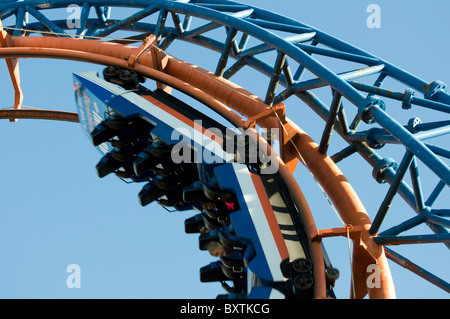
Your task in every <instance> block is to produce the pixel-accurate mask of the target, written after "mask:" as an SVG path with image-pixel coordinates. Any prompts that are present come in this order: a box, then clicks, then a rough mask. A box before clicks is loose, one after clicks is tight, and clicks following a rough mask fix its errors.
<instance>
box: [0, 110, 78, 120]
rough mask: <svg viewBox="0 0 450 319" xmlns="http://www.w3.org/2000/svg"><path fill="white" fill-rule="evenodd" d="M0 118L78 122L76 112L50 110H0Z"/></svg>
mask: <svg viewBox="0 0 450 319" xmlns="http://www.w3.org/2000/svg"><path fill="white" fill-rule="evenodd" d="M0 118H3V119H40V120H55V121H65V122H74V123H76V122H79V119H78V114H77V113H72V112H64V111H50V110H27V109H20V110H0Z"/></svg>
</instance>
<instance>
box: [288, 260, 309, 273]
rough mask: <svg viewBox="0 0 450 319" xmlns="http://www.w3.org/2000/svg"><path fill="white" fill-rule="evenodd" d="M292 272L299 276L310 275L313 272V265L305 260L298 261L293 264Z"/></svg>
mask: <svg viewBox="0 0 450 319" xmlns="http://www.w3.org/2000/svg"><path fill="white" fill-rule="evenodd" d="M292 270H293V271H295V272H296V273H299V274H305V273H309V272H310V271H311V270H312V263H311V261H310V260H308V259H305V258H300V259H296V260H294V261H293V262H292Z"/></svg>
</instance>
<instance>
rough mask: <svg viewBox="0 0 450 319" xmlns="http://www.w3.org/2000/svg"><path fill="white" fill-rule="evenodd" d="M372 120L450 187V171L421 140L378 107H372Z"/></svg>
mask: <svg viewBox="0 0 450 319" xmlns="http://www.w3.org/2000/svg"><path fill="white" fill-rule="evenodd" d="M370 112H371V115H372V118H373V119H374V120H375V121H376V122H377V123H378V124H379V125H381V127H383V128H384V129H386V130H387V131H388V132H389V133H391V134H392V136H394V137H395V138H397V139H398V140H399V141H400V142H401V143H402V144H403V145H405V147H406V148H407V149H408V150H409V151H410V152H412V153H413V154H414V155H415V156H417V158H419V159H420V160H421V161H422V162H423V163H425V164H426V165H427V166H428V167H429V168H430V169H431V170H432V171H433V172H434V173H435V174H436V175H437V176H439V177H440V178H441V179H442V180H443V181H444V182H445V183H446V184H447V185H449V186H450V169H449V167H448V165H447V164H445V163H444V162H443V161H442V160H441V159H440V158H438V157H437V156H436V155H435V154H433V152H431V151H430V150H429V149H428V148H427V147H426V146H425V145H424V144H423V142H421V141H420V140H418V139H417V138H415V137H414V136H413V135H412V134H411V133H410V132H408V131H407V130H406V129H405V128H404V127H403V126H402V125H400V124H399V123H398V122H397V121H396V120H395V119H393V118H392V117H391V116H389V115H388V114H387V113H386V112H385V111H383V110H382V109H381V108H380V107H378V106H372V107H370Z"/></svg>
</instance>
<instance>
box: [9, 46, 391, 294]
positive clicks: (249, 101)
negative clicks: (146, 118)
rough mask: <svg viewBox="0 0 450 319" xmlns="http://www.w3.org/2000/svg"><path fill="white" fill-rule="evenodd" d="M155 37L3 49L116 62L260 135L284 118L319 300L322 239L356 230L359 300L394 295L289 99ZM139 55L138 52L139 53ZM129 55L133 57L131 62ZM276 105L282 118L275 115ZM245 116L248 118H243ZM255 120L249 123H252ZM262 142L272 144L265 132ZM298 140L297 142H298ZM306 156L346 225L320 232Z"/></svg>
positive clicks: (357, 208)
mask: <svg viewBox="0 0 450 319" xmlns="http://www.w3.org/2000/svg"><path fill="white" fill-rule="evenodd" d="M152 40H153V39H152V38H149V39H147V40H146V41H145V42H144V43H143V44H142V45H141V47H139V48H136V47H131V46H126V45H123V44H117V43H107V42H101V41H96V40H84V39H72V38H55V37H9V39H8V41H9V46H8V47H1V48H0V58H24V57H33V58H55V59H67V60H77V61H84V62H89V63H96V64H101V65H117V66H120V67H123V68H132V69H134V70H135V71H136V72H138V73H141V74H142V75H144V76H146V77H148V78H151V79H153V80H155V81H157V82H158V83H159V84H163V85H167V86H169V87H171V88H175V89H177V90H179V91H181V92H183V93H185V94H187V95H189V96H191V97H193V98H195V99H196V100H198V101H200V102H202V103H203V104H205V105H207V106H208V107H210V108H211V109H213V110H215V111H216V112H217V113H218V114H220V115H221V116H223V117H224V118H226V119H227V120H228V121H229V122H230V123H232V124H233V125H235V126H236V127H242V128H248V127H249V126H250V128H249V130H250V131H251V132H253V133H254V134H253V137H254V138H258V135H257V133H256V131H255V130H254V129H253V128H252V124H258V125H259V126H261V127H263V128H268V129H270V128H278V127H280V120H281V122H282V123H283V128H282V132H283V134H282V135H283V136H281V138H280V139H281V142H282V143H281V145H282V147H281V152H280V153H281V154H280V156H278V155H276V154H275V152H271V154H272V156H273V160H276V161H278V162H279V164H280V165H279V172H280V174H281V175H282V177H283V178H284V180H285V182H286V184H287V186H288V188H289V190H290V192H291V194H292V195H293V199H294V200H295V203H296V204H297V206H298V207H299V208H300V211H301V214H302V216H301V217H302V219H303V221H304V222H305V228H306V231H307V232H309V234H310V236H311V243H310V245H311V254H312V260H313V265H314V268H313V271H314V278H315V287H314V290H315V292H314V294H315V298H325V297H326V286H325V282H326V278H325V268H324V263H323V254H322V248H321V240H322V238H323V237H330V236H345V235H347V236H349V237H350V238H351V239H352V240H353V247H354V248H353V258H352V260H353V265H352V268H353V277H354V278H353V281H354V293H353V291H352V292H351V297H352V298H363V297H364V296H365V295H367V294H369V297H370V298H373V299H375V298H395V291H394V286H393V281H392V278H391V274H390V270H389V266H388V264H387V259H386V256H385V254H384V249H383V247H382V246H379V245H377V244H375V242H374V241H373V239H372V236H371V235H370V234H369V232H368V230H369V228H370V226H371V221H370V219H369V217H368V215H367V212H366V210H365V208H364V206H363V204H362V203H361V201H360V200H359V198H358V196H357V195H356V193H355V191H354V190H353V188H352V187H351V185H350V183H349V182H348V181H347V180H346V178H345V177H344V175H343V174H342V172H341V171H340V170H339V168H338V167H337V166H336V165H335V163H334V162H333V161H332V160H331V158H330V157H328V156H327V155H322V154H320V153H319V152H318V145H317V144H316V143H315V142H314V141H313V140H312V139H311V138H310V137H309V136H308V135H307V134H306V133H305V132H304V131H302V130H301V129H300V128H299V127H298V126H297V125H296V124H295V123H293V122H292V121H290V120H289V119H288V118H286V117H285V116H284V106H283V105H282V104H280V105H277V106H275V107H274V108H270V107H268V106H267V105H266V104H264V102H263V101H262V100H261V99H259V98H258V97H256V96H255V95H252V94H251V93H249V92H248V91H246V90H245V89H243V88H241V87H238V86H237V85H236V84H234V83H232V82H230V81H228V80H226V79H224V78H222V77H216V76H215V75H214V74H213V73H211V72H209V71H206V70H204V69H201V68H199V67H197V66H194V65H191V64H188V63H186V62H184V61H179V60H177V59H175V58H173V57H170V56H168V55H166V54H165V53H164V52H163V51H162V50H159V49H158V48H156V47H154V46H151V49H149V50H147V48H149V45H148V42H149V41H150V42H153V41H152ZM136 57H137V58H136ZM130 59H131V60H132V61H130ZM274 110H277V114H279V113H280V112H279V111H280V110H281V111H282V112H281V113H282V114H281V116H278V118H277V117H276V116H271V115H270V112H272V113H273V111H274ZM241 115H242V116H243V117H245V118H247V120H245V119H244V118H242V117H241ZM249 123H250V125H249ZM260 141H261V142H262V143H265V142H264V140H263V139H262V138H260ZM293 144H295V147H294V146H293ZM299 160H301V161H304V164H305V165H307V167H308V168H309V170H310V171H311V172H312V174H313V175H314V176H315V178H316V179H317V181H318V182H319V184H320V185H321V186H322V187H323V189H324V191H325V192H326V193H327V195H328V196H329V198H330V200H331V201H332V203H333V204H334V206H335V207H336V209H337V211H338V213H339V214H340V216H341V218H342V220H343V222H344V223H345V224H346V227H345V228H337V229H331V230H318V229H317V228H316V225H315V222H314V218H313V216H312V214H311V211H310V209H309V206H308V204H307V201H306V199H305V197H304V195H303V193H302V191H301V190H300V188H299V186H298V184H297V182H296V181H295V179H294V177H293V175H292V173H293V172H294V170H295V167H296V165H297V163H298V161H299ZM370 264H377V265H378V267H379V269H380V276H381V284H380V285H379V287H373V288H368V287H367V284H366V281H367V278H368V274H367V267H368V265H370Z"/></svg>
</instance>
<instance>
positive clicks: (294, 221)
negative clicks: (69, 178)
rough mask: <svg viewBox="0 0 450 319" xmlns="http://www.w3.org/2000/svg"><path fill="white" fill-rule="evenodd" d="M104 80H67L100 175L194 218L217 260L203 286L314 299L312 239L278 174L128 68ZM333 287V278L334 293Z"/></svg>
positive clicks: (112, 70) (144, 200)
mask: <svg viewBox="0 0 450 319" xmlns="http://www.w3.org/2000/svg"><path fill="white" fill-rule="evenodd" d="M103 76H104V79H102V78H100V77H99V76H98V74H97V72H84V73H75V74H74V76H73V79H74V90H75V100H76V104H77V107H78V114H79V119H80V123H81V126H82V128H83V130H84V131H85V132H86V133H87V135H88V136H89V138H90V139H91V141H92V143H93V145H94V146H95V147H97V148H98V150H99V151H100V152H101V153H102V155H103V157H102V158H101V159H100V161H99V163H98V164H97V166H96V169H97V172H98V175H99V177H104V176H106V175H108V174H111V173H113V174H115V175H116V176H117V177H119V178H121V179H124V180H126V179H129V180H131V181H133V182H139V183H143V184H144V185H143V187H142V190H141V192H140V193H139V195H138V197H139V201H140V203H141V205H143V206H146V205H148V204H150V203H158V204H159V205H162V206H166V207H171V208H172V209H175V210H178V211H180V212H184V211H187V212H194V214H193V215H192V216H190V217H188V218H187V219H186V220H185V231H186V233H188V234H198V237H199V247H198V248H199V249H201V250H205V251H206V250H207V251H209V253H210V254H211V255H212V256H213V257H215V259H214V258H213V261H212V262H211V263H210V264H209V265H205V266H204V267H202V268H201V269H200V281H202V282H218V283H220V284H221V285H222V286H223V287H224V289H225V292H226V293H224V294H223V295H220V296H217V297H219V298H230V299H231V298H257V299H268V298H312V297H313V288H314V276H313V272H312V267H313V265H312V263H311V259H310V253H309V244H308V236H307V235H306V233H305V231H304V229H303V224H302V220H301V217H300V214H299V212H298V209H297V207H296V206H295V205H294V202H293V201H292V199H291V196H290V194H289V192H288V190H287V188H286V186H285V184H284V182H283V180H282V179H281V177H280V176H279V174H278V173H277V172H276V170H275V171H273V172H271V173H270V174H268V173H264V174H262V173H261V167H263V166H264V165H265V166H266V167H267V165H268V163H267V162H264V161H263V160H261V157H259V156H256V157H253V158H252V155H254V154H257V153H258V151H259V150H258V145H253V144H252V143H249V141H248V139H247V138H246V136H243V135H245V134H242V132H236V131H235V130H229V129H228V128H226V127H224V125H222V124H220V123H218V122H217V121H215V120H214V119H212V118H210V117H208V116H206V115H205V114H204V113H202V112H200V111H199V110H197V109H194V108H193V107H191V106H189V105H187V104H186V103H184V102H182V101H180V100H179V99H177V98H175V97H174V96H173V95H171V94H168V93H166V92H164V91H162V90H158V89H157V90H155V91H151V90H149V89H147V88H145V87H144V86H143V85H141V84H140V82H142V81H139V80H140V79H139V77H138V76H136V75H133V74H131V76H130V71H128V70H122V69H120V68H118V67H113V66H111V67H107V68H106V69H105V70H104V72H103ZM231 132H232V133H231ZM230 145H231V146H230ZM241 146H242V147H241ZM252 146H253V148H252ZM324 262H325V263H327V266H328V267H331V266H330V264H329V261H328V260H324ZM332 287H333V282H332V281H330V283H329V287H328V293H329V296H330V297H334V295H333V290H332Z"/></svg>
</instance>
